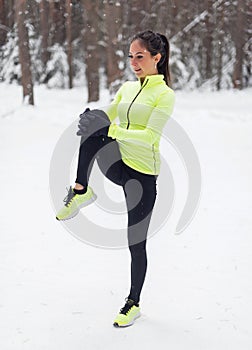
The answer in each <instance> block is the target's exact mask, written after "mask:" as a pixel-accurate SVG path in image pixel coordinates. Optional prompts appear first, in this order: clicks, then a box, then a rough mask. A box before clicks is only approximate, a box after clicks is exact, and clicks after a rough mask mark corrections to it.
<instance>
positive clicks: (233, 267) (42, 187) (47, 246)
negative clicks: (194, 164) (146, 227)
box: [0, 84, 252, 350]
mask: <svg viewBox="0 0 252 350" xmlns="http://www.w3.org/2000/svg"><path fill="white" fill-rule="evenodd" d="M251 92H252V91H251V89H250V90H247V91H242V92H233V91H223V92H219V93H217V92H214V93H210V92H194V93H188V92H187V93H186V92H177V103H176V109H175V112H174V116H173V117H174V119H176V120H177V121H178V122H179V123H180V124H181V126H182V127H183V128H184V129H185V130H186V132H187V133H188V135H189V136H190V138H191V140H192V142H193V144H194V146H195V148H196V150H197V152H198V155H199V159H200V163H201V169H202V179H203V188H202V198H201V202H200V206H199V209H198V212H197V215H196V217H195V218H194V220H193V221H192V223H191V224H190V226H189V227H188V228H187V229H186V230H185V231H184V232H183V233H182V234H181V235H179V236H175V235H173V228H174V225H175V222H176V218H173V217H171V219H170V220H169V221H168V222H167V223H166V225H165V226H164V227H163V228H162V230H161V231H160V232H159V233H158V234H156V235H155V236H154V237H153V238H151V239H150V240H149V242H148V252H149V267H148V273H147V279H146V283H145V286H144V290H143V294H142V313H143V316H142V317H141V318H140V319H139V320H138V321H137V322H136V324H135V325H134V326H133V327H130V328H127V329H114V328H113V327H112V326H111V324H112V321H113V318H114V316H115V315H116V313H117V312H118V310H119V308H120V307H121V306H122V303H123V298H124V297H125V296H126V295H127V293H128V285H129V256H128V252H127V250H125V249H124V250H104V249H97V248H94V247H92V246H89V245H86V244H84V243H82V242H81V241H79V240H77V239H76V238H74V237H73V236H72V235H70V234H69V233H68V232H66V231H65V229H64V228H63V227H62V226H61V224H60V223H58V222H57V221H56V220H55V218H54V212H53V209H52V206H51V202H50V194H49V189H48V174H49V164H50V159H51V155H52V152H53V148H54V145H55V144H56V142H57V140H58V138H59V136H60V135H61V133H62V132H63V131H64V129H65V128H66V127H67V126H68V125H69V124H70V123H71V122H72V121H73V120H74V119H75V118H76V116H78V114H79V112H80V111H81V109H82V108H83V106H85V99H84V97H85V96H84V97H83V96H82V90H81V89H74V90H73V91H70V92H69V91H60V90H46V89H45V88H43V87H39V88H36V91H35V99H36V103H37V106H36V107H35V108H31V107H27V106H21V105H20V97H21V91H20V88H17V87H15V86H8V85H4V84H0V100H1V104H0V156H1V163H0V176H1V184H2V189H1V210H0V213H1V214H0V215H1V220H0V232H1V234H0V256H1V259H0V296H1V297H0V329H1V332H0V348H1V349H4V350H20V349H27V350H44V349H46V350H70V349H74V350H80V349H87V350H89V349H90V350H95V349H109V350H114V349H116V350H118V349H120V350H123V349H125V350H126V349H127V350H128V349H145V350H151V349H172V350H185V349H187V350H202V349H204V350H224V349H227V350H238V349H242V350H250V349H251V347H252V327H251V325H250V316H251V314H252V299H251V295H252V280H251V267H252V251H251V243H252V236H251V234H252V216H251V212H252V195H251V193H252V182H251V177H252V162H251V159H252V137H251V135H252V115H251V111H252V102H251ZM107 101H108V99H107V96H105V98H104V100H102V103H101V104H102V105H105V104H106V103H107ZM101 104H100V105H101ZM98 105H99V104H98ZM179 169H183V168H179V167H177V168H175V170H174V173H173V176H174V178H175V179H176V177H178V178H180V175H179V174H178V173H176V171H179ZM184 182H186V181H185V179H184ZM177 185H178V184H176V186H177ZM182 187H183V186H182ZM177 191H178V198H179V199H180V198H182V199H183V193H182V194H181V193H179V189H178V190H177ZM62 196H64V193H63V194H62ZM178 206H180V207H181V203H178Z"/></svg>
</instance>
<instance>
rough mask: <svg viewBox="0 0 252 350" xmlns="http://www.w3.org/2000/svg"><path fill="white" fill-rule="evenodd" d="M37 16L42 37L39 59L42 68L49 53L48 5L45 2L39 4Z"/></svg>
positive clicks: (43, 0)
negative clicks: (38, 15) (38, 16)
mask: <svg viewBox="0 0 252 350" xmlns="http://www.w3.org/2000/svg"><path fill="white" fill-rule="evenodd" d="M39 14H40V31H41V36H42V42H41V58H42V63H43V66H44V67H45V66H46V64H47V62H48V60H49V52H48V45H49V41H48V38H49V23H48V18H49V3H48V1H47V0H41V2H40V3H39Z"/></svg>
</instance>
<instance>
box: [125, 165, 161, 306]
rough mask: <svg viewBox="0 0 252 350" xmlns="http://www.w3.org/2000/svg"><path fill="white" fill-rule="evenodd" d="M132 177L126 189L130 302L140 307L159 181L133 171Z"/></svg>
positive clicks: (151, 176)
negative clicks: (147, 248)
mask: <svg viewBox="0 0 252 350" xmlns="http://www.w3.org/2000/svg"><path fill="white" fill-rule="evenodd" d="M130 173H131V178H132V180H130V181H128V182H127V183H126V184H125V186H124V192H125V197H126V203H127V208H128V243H129V250H130V253H131V288H130V294H129V296H128V298H129V299H132V300H134V301H135V302H136V303H138V302H139V300H140V294H141V290H142V287H143V284H144V280H145V275H146V269H147V254H146V240H147V233H148V228H149V224H150V220H151V215H152V210H153V207H154V204H155V200H156V177H155V176H154V175H146V174H141V173H139V172H136V171H135V170H133V169H131V170H130Z"/></svg>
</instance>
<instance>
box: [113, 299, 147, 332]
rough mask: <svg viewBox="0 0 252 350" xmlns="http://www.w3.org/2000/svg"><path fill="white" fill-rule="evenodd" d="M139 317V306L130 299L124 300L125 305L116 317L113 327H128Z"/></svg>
mask: <svg viewBox="0 0 252 350" xmlns="http://www.w3.org/2000/svg"><path fill="white" fill-rule="evenodd" d="M140 316H141V314H140V307H139V305H138V304H137V303H135V301H134V300H132V299H126V303H125V305H124V307H123V308H122V309H121V310H120V313H119V314H118V315H117V316H116V318H115V320H114V324H113V325H114V326H115V327H128V326H131V325H132V324H133V323H134V321H135V320H136V319H137V318H138V317H140Z"/></svg>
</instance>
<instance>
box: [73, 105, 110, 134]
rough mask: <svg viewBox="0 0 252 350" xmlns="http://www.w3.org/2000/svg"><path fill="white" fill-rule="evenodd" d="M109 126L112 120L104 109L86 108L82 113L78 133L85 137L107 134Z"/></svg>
mask: <svg viewBox="0 0 252 350" xmlns="http://www.w3.org/2000/svg"><path fill="white" fill-rule="evenodd" d="M109 126H110V120H109V118H108V116H107V114H106V113H105V112H104V111H102V110H100V109H94V110H90V109H89V108H86V110H85V111H84V112H83V113H82V114H81V115H80V120H79V124H78V131H77V135H78V136H85V137H89V136H101V135H107V134H108V128H109Z"/></svg>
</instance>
